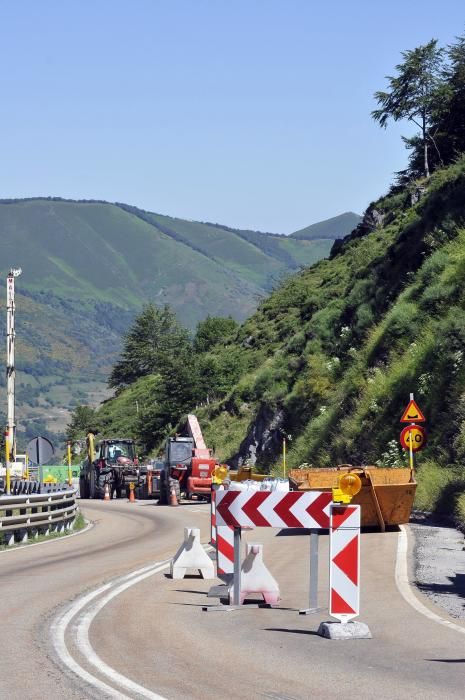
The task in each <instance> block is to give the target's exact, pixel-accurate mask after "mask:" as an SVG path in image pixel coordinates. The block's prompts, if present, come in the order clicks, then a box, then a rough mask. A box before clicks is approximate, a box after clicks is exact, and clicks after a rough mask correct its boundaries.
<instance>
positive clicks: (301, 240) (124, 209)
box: [0, 198, 360, 435]
mask: <svg viewBox="0 0 465 700" xmlns="http://www.w3.org/2000/svg"><path fill="white" fill-rule="evenodd" d="M359 220H360V217H358V216H357V215H356V214H343V215H342V216H339V217H335V218H334V219H329V220H327V221H325V222H321V224H314V225H312V226H310V227H308V228H307V229H303V230H302V231H299V232H296V233H295V234H291V235H290V236H284V235H279V234H271V233H261V232H258V231H249V230H238V229H234V228H230V227H227V226H223V225H220V224H216V223H208V222H196V221H188V220H184V219H179V218H174V217H169V216H164V215H161V214H156V213H152V212H148V211H144V210H142V209H138V208H136V207H133V206H130V205H127V204H121V203H115V204H112V203H108V202H103V201H71V200H63V199H59V198H35V199H17V200H0V231H1V232H2V233H1V241H2V242H1V250H2V255H1V263H0V273H1V275H2V277H5V276H6V273H7V271H8V269H9V267H10V266H13V267H21V268H22V270H23V274H22V276H21V277H20V278H18V280H17V283H16V290H17V298H16V311H17V315H16V331H17V370H18V374H17V377H18V381H17V402H18V410H17V415H18V425H19V429H21V430H22V431H23V432H25V433H27V434H28V435H31V434H33V433H37V432H42V433H53V434H57V433H60V432H61V431H62V430H63V428H64V426H65V424H66V421H67V418H68V415H69V408H70V407H72V406H73V405H76V404H77V403H86V402H90V403H96V402H98V401H99V400H101V399H102V398H105V396H106V395H107V394H106V392H105V383H106V377H107V375H108V372H109V370H110V368H111V366H112V364H113V363H114V361H115V359H116V357H117V355H118V352H119V350H120V347H121V337H122V335H123V334H124V333H125V331H126V330H127V329H128V327H129V325H130V323H131V321H132V320H133V319H134V316H135V314H136V313H137V312H138V311H140V309H141V308H142V306H143V305H144V304H145V303H148V302H155V303H157V304H160V305H163V304H169V305H170V306H171V307H172V308H173V309H174V310H175V312H176V313H177V315H178V317H179V319H180V321H181V322H182V323H183V324H184V325H186V326H187V327H189V328H190V329H194V328H195V325H196V324H197V322H198V321H199V320H201V319H203V318H205V317H206V316H207V315H215V316H227V315H232V316H233V317H234V318H235V319H237V320H239V321H243V320H244V319H245V318H247V317H248V316H249V315H250V314H251V313H253V311H254V310H255V309H256V307H257V304H258V302H259V300H260V299H262V298H263V297H264V296H265V295H266V294H267V293H269V292H270V291H271V290H272V289H273V288H274V287H275V286H277V285H278V284H279V283H280V282H281V281H282V280H283V278H285V277H286V276H287V275H289V274H290V273H294V272H297V271H298V270H299V269H301V268H303V267H306V266H308V265H311V264H313V263H314V262H316V261H317V260H320V259H321V258H323V257H326V256H327V255H328V254H329V251H330V249H331V246H332V244H333V241H334V238H335V237H337V238H342V237H344V236H345V235H346V234H347V233H349V231H350V230H352V228H354V225H356V223H357V222H358V221H359ZM4 333H5V330H4V329H1V331H0V334H4ZM4 403H5V402H2V405H4Z"/></svg>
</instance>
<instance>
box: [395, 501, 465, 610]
mask: <svg viewBox="0 0 465 700" xmlns="http://www.w3.org/2000/svg"><path fill="white" fill-rule="evenodd" d="M409 527H410V531H411V532H412V533H413V535H414V538H415V545H414V556H415V583H416V585H417V586H418V589H419V590H420V591H422V593H425V594H426V595H427V596H428V597H429V598H430V599H431V601H432V602H433V603H435V604H436V605H439V606H440V607H441V608H443V609H444V610H446V611H447V612H448V613H449V615H451V616H452V617H456V618H460V619H461V620H465V540H464V536H463V533H461V532H459V531H458V530H456V529H455V528H453V527H448V526H446V525H443V524H440V523H438V522H436V521H434V520H432V519H431V518H429V517H427V516H421V515H418V514H417V515H416V516H415V517H414V518H413V519H412V521H411V522H410V526H409Z"/></svg>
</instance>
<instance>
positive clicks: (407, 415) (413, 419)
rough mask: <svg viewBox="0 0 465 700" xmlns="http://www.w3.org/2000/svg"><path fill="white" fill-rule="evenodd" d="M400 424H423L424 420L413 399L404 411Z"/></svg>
mask: <svg viewBox="0 0 465 700" xmlns="http://www.w3.org/2000/svg"><path fill="white" fill-rule="evenodd" d="M400 422H401V423H425V422H426V418H425V416H424V415H423V413H422V412H421V411H420V408H419V407H418V404H417V403H416V401H414V400H413V399H412V400H411V401H410V403H409V405H408V406H407V408H406V409H405V411H404V414H403V416H402V418H401V419H400Z"/></svg>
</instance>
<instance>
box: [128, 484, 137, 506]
mask: <svg viewBox="0 0 465 700" xmlns="http://www.w3.org/2000/svg"><path fill="white" fill-rule="evenodd" d="M135 501H136V499H135V497H134V484H133V483H131V484H129V503H135Z"/></svg>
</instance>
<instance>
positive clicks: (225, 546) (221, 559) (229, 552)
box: [216, 525, 234, 575]
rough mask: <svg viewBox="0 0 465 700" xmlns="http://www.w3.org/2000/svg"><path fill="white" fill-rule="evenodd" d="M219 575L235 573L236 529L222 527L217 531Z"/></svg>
mask: <svg viewBox="0 0 465 700" xmlns="http://www.w3.org/2000/svg"><path fill="white" fill-rule="evenodd" d="M216 561H217V567H218V575H220V574H233V573H234V528H233V527H229V526H228V525H220V526H218V527H217V529H216Z"/></svg>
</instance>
